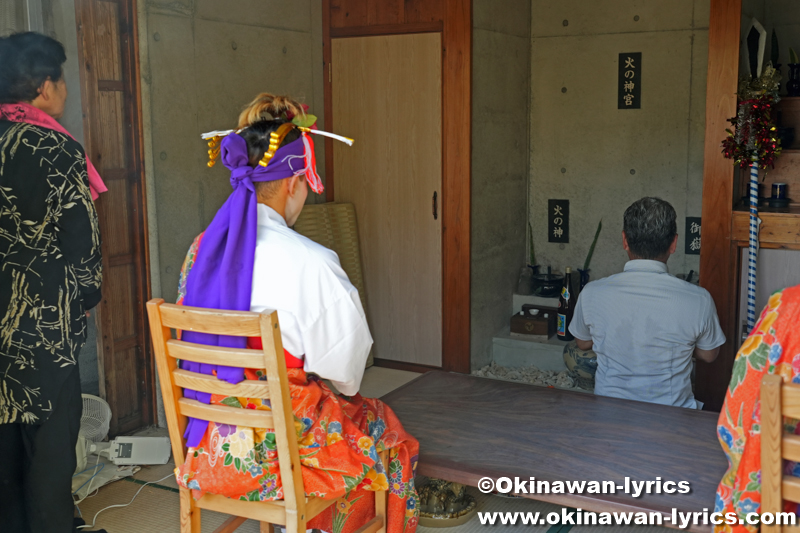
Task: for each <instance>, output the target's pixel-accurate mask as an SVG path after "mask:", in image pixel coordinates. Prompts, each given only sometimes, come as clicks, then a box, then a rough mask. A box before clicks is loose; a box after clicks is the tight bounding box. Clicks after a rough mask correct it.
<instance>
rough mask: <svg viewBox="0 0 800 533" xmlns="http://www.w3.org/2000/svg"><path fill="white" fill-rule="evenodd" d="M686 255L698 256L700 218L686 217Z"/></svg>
mask: <svg viewBox="0 0 800 533" xmlns="http://www.w3.org/2000/svg"><path fill="white" fill-rule="evenodd" d="M685 253H686V255H700V217H686V252H685Z"/></svg>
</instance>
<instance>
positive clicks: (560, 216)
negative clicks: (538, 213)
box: [547, 200, 569, 243]
mask: <svg viewBox="0 0 800 533" xmlns="http://www.w3.org/2000/svg"><path fill="white" fill-rule="evenodd" d="M547 241H548V242H561V243H568V242H569V200H547Z"/></svg>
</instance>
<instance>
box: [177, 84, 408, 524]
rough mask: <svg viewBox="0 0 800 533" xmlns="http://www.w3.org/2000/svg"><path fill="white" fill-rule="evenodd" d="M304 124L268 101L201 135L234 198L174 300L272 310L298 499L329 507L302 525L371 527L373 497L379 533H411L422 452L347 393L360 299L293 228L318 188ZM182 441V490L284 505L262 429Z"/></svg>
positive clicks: (239, 374)
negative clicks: (381, 500) (291, 423)
mask: <svg viewBox="0 0 800 533" xmlns="http://www.w3.org/2000/svg"><path fill="white" fill-rule="evenodd" d="M313 122H314V117H313V116H310V115H306V113H305V110H304V108H303V107H302V106H301V105H300V104H298V103H296V102H294V101H292V100H290V99H289V98H285V97H276V96H273V95H270V94H266V93H265V94H261V95H259V96H258V97H257V98H256V99H255V100H254V101H253V102H252V103H251V104H250V105H249V106H248V107H247V108H246V109H245V110H244V111H243V112H242V114H241V115H240V117H239V130H238V131H230V132H212V133H211V134H207V135H205V136H204V138H210V141H209V148H210V151H209V153H210V155H211V157H212V160H211V161H210V163H209V165H210V166H211V165H213V163H214V159H215V158H216V157H217V156H218V155H219V157H220V159H221V160H222V162H223V164H224V165H225V166H226V167H227V168H228V169H229V170H230V171H231V185H232V186H233V189H234V191H233V193H232V194H231V196H230V197H229V198H228V200H227V202H226V203H225V204H224V205H223V206H222V208H220V210H219V211H218V212H217V214H216V216H215V217H214V220H213V221H212V222H211V224H210V225H209V227H208V228H207V229H206V231H205V232H204V233H202V234H201V235H200V236H198V237H197V239H195V241H194V243H193V244H192V246H191V248H190V250H189V253H188V254H187V257H186V261H185V262H184V266H183V269H182V271H181V281H180V289H179V295H178V301H179V303H183V304H185V305H191V306H195V307H206V308H215V309H232V310H250V311H256V312H260V311H263V310H265V309H276V310H277V311H278V317H279V320H280V323H281V337H282V341H283V347H284V350H285V354H284V355H285V358H286V366H287V370H288V378H289V384H290V388H291V394H292V407H293V410H294V415H295V425H296V427H297V438H298V442H299V444H300V460H301V464H302V474H303V482H304V485H305V490H306V492H307V494H309V495H314V496H317V497H321V498H325V499H338V500H339V501H337V502H336V504H335V505H333V506H331V507H329V508H328V510H326V511H325V512H324V513H322V514H321V515H319V516H318V517H316V518H314V519H313V520H312V521H311V522H309V527H313V528H319V529H322V530H324V531H327V532H331V533H347V532H351V531H354V530H356V529H358V528H359V527H361V526H362V525H363V524H364V523H366V522H367V521H369V520H370V519H371V518H372V517H373V516H374V491H376V490H386V489H388V490H389V498H388V524H387V526H388V528H387V530H388V532H389V533H401V532H402V533H413V532H414V531H415V530H416V525H417V519H418V514H419V513H418V509H417V492H416V489H415V486H414V471H415V469H416V462H417V454H418V449H419V445H418V443H417V441H416V440H415V439H414V438H413V437H411V436H410V435H408V434H407V433H406V432H405V431H404V430H403V427H402V425H401V424H400V422H399V420H398V419H397V417H396V416H395V414H394V413H393V412H392V410H391V409H390V408H389V407H388V406H386V405H385V404H383V403H382V402H381V401H379V400H377V399H366V398H362V397H361V395H360V394H358V389H359V386H360V384H361V378H362V376H363V373H364V366H365V364H366V359H367V356H368V354H369V350H370V347H371V346H372V337H371V335H370V333H369V328H368V326H367V321H366V317H365V315H364V310H363V308H362V306H361V300H360V298H359V295H358V291H357V290H356V288H355V287H354V286H353V285H352V284H351V283H350V280H349V279H348V277H347V274H345V272H344V271H343V270H342V267H341V265H340V263H339V258H338V256H337V255H336V254H335V253H334V252H333V251H331V250H329V249H327V248H324V247H323V246H321V245H319V244H317V243H315V242H313V241H311V240H310V239H308V238H306V237H304V236H302V235H300V234H298V233H296V232H295V231H293V230H292V229H291V226H293V225H294V223H295V221H296V220H297V217H298V216H299V215H300V212H301V210H302V209H303V205H304V204H305V201H306V197H307V194H308V190H307V185H306V183H308V185H310V186H311V188H312V190H314V192H316V193H317V194H320V193H321V192H322V190H323V186H322V181H321V180H320V178H319V176H318V175H317V171H316V163H315V157H314V144H313V141H312V139H311V135H310V134H311V133H312V132H317V130H315V129H311V128H312V127H313ZM319 133H324V132H319ZM328 135H330V134H328ZM184 335H185V339H186V340H190V341H192V342H200V343H204V344H214V345H219V346H229V347H243V346H244V344H245V342H246V343H247V346H249V347H250V348H261V345H260V339H248V340H246V341H245V340H244V339H241V338H233V337H216V336H209V335H203V334H197V333H191V332H184ZM185 364H186V365H187V366H186V367H185V368H187V369H189V370H192V371H195V372H204V373H207V374H211V373H213V374H215V375H216V376H217V378H219V379H223V380H226V381H229V382H231V383H238V382H239V381H241V380H243V379H259V378H262V374H261V371H258V370H252V369H241V368H231V367H221V366H220V367H213V366H212V365H200V364H196V363H185ZM322 378H325V379H327V380H329V381H330V382H332V383H333V384H334V385H335V387H336V388H337V389H338V390H339V391H340V392H341V393H342V395H337V394H335V393H334V392H333V391H332V390H331V389H330V388H329V387H328V386H327V385H326V384H325V383H324V382H323V381H322ZM184 395H185V396H187V397H190V398H193V399H196V400H199V401H203V402H205V403H211V404H223V405H229V406H233V407H241V408H245V409H265V410H268V409H269V401H267V400H261V399H259V398H232V397H228V398H226V397H223V396H218V395H210V394H204V393H200V392H195V391H188V390H187V391H184ZM186 436H187V445H188V447H189V450H188V452H187V459H186V462H185V463H184V465H183V466H182V467H181V468H179V469H177V470H176V475H177V479H178V483H180V484H181V485H182V486H184V487H186V488H189V489H193V490H195V491H198V492H199V493H200V494H202V493H204V492H210V493H214V494H222V495H225V496H228V497H230V498H237V499H242V500H250V501H264V500H279V499H282V498H283V491H282V486H281V479H280V471H279V468H278V463H277V448H276V445H275V435H274V433H273V432H272V431H271V430H270V429H269V428H266V429H264V428H247V427H237V426H229V425H224V424H217V423H214V422H204V421H201V420H190V421H189V425H188V428H187V431H186ZM384 450H389V460H388V464H382V463H381V461H380V459H379V457H378V453H379V452H382V451H384Z"/></svg>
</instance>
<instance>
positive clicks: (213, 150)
mask: <svg viewBox="0 0 800 533" xmlns="http://www.w3.org/2000/svg"><path fill="white" fill-rule="evenodd" d="M294 128H297V129H298V130H300V131H301V132H302V133H303V134H304V135H305V134H308V133H313V134H314V135H322V136H323V137H329V138H331V139H335V140H337V141H340V142H343V143H345V144H346V145H347V146H353V143H354V142H355V141H354V140H353V139H351V138H350V137H344V136H342V135H337V134H335V133H330V132H327V131H322V130H317V129H311V128H307V127H305V126H298V125H297V124H295V123H293V122H287V123H285V124H281V126H280V127H279V128H278V129H277V130H276V131H273V132H272V133H270V134H269V149H268V150H267V151H266V152H264V157H262V158H261V160H260V161H259V162H258V164H259V165H261V166H262V167H266V166H267V165H268V164H269V162H270V161H271V160H272V157H273V156H274V155H275V152H276V151H278V148H279V147H280V145H281V143H282V142H283V139H284V138H286V135H287V134H288V133H289V132H290V131H291V130H292V129H294ZM240 131H242V130H241V129H239V130H224V131H218V130H214V131H209V132H207V133H203V134H202V135H200V138H201V139H203V140H205V141H208V167H209V168H211V167H213V166H214V164H216V162H217V158H218V157H219V151H220V142H222V138H223V137H225V136H227V135H230V134H231V133H239V132H240Z"/></svg>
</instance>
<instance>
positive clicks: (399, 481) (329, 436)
mask: <svg viewBox="0 0 800 533" xmlns="http://www.w3.org/2000/svg"><path fill="white" fill-rule="evenodd" d="M201 238H202V234H201V235H200V236H199V237H198V238H197V239H195V242H194V243H193V244H192V247H191V248H190V249H189V253H188V254H187V256H186V260H185V262H184V265H183V268H182V270H181V281H180V286H179V294H178V303H181V302H182V301H183V297H184V295H185V286H186V277H187V274H188V272H189V270H190V269H191V267H192V265H193V263H194V260H195V257H196V255H197V250H198V247H199V244H200V240H201ZM259 340H260V339H259ZM251 346H252V344H251ZM287 373H288V378H289V387H290V390H291V395H292V409H293V411H294V416H295V428H296V431H297V440H298V443H299V444H300V462H301V465H302V474H303V483H304V485H305V490H306V494H307V495H313V496H316V497H321V498H325V499H339V501H337V502H336V504H335V505H333V506H331V507H329V508H328V509H327V510H326V511H325V512H323V513H322V514H320V515H319V516H317V517H316V518H314V519H313V520H311V521H310V522H309V523H308V527H310V528H318V529H322V530H324V531H327V532H331V533H349V532H352V531H355V530H356V529H358V528H359V527H361V526H362V525H364V523H366V522H367V521H369V520H370V519H372V517H374V516H375V499H374V498H375V496H374V491H376V490H386V489H388V490H389V497H388V512H387V515H388V517H387V520H388V524H387V526H388V527H387V531H388V533H414V531H416V528H417V521H418V516H419V510H418V505H417V503H418V497H417V491H416V488H415V486H414V475H415V471H416V465H417V456H418V453H419V443H418V442H417V441H416V440H415V439H414V438H413V437H411V436H410V435H409V434H407V433H406V432H405V431H404V430H403V426H402V424H401V423H400V421H399V420H398V419H397V417H396V416H395V414H394V412H392V410H391V409H390V408H389V407H388V406H387V405H385V404H384V403H383V402H381V401H380V400H377V399H370V398H362V397H361V395H360V394H357V395H356V396H353V397H349V398H348V397H345V396H339V395H337V394H334V393H333V391H331V390H330V389H329V388H328V387H327V386H326V385H325V383H324V382H323V381H322V380H321V379H320V378H318V377H317V376H315V375H314V374H306V373H305V371H303V368H302V362H301V361H299V360H297V359H295V358H294V357H290V356H289V355H288V354H287ZM245 375H246V378H247V379H261V378H262V373H261V371H257V370H252V369H245ZM263 379H266V378H263ZM211 403H212V404H218V405H228V406H231V407H240V408H243V409H263V410H269V409H270V406H269V401H268V400H261V399H258V398H234V397H224V396H219V395H213V396H212V398H211ZM384 450H389V462H388V464H381V462H380V460H379V457H378V453H380V452H382V451H384ZM277 455H278V454H277V447H276V443H275V433H274V432H272V431H270V429H260V428H250V427H238V426H230V425H225V424H217V423H214V422H209V424H208V429H207V430H206V434H205V436H204V437H203V439H202V441H201V442H200V445H199V446H198V447H196V448H189V450H188V451H187V454H186V462H185V463H184V465H183V466H182V467H181V468H178V469H176V471H175V472H176V477H177V480H178V483H179V484H180V485H181V486H183V487H186V488H189V489H193V491H194V492H195V495H196V496H198V497H199V496H200V495H201V494H202V493H204V492H210V493H213V494H222V495H225V496H227V497H229V498H237V499H240V500H250V501H265V500H280V499H283V489H282V485H281V474H280V469H279V468H278V459H277Z"/></svg>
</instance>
